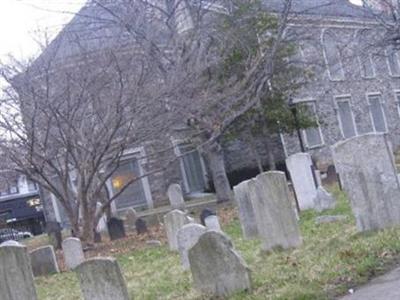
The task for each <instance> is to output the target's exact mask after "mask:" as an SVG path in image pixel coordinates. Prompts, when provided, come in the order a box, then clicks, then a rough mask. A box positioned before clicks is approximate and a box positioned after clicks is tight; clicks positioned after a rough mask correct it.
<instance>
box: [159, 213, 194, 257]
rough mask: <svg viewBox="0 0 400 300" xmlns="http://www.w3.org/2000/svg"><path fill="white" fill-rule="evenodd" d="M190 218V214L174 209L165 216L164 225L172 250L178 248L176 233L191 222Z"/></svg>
mask: <svg viewBox="0 0 400 300" xmlns="http://www.w3.org/2000/svg"><path fill="white" fill-rule="evenodd" d="M189 223H190V220H189V218H188V216H187V215H186V214H185V213H184V212H182V211H180V210H177V209H175V210H173V211H171V212H169V213H167V214H166V215H165V216H164V226H165V230H166V233H167V238H168V245H169V249H170V250H172V251H177V250H178V240H177V237H176V234H177V233H178V230H179V229H181V228H182V226H183V225H185V224H189Z"/></svg>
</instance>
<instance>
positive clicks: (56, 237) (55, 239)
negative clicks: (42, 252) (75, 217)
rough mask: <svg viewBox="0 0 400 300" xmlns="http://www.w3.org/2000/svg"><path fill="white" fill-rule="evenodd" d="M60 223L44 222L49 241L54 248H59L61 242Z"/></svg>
mask: <svg viewBox="0 0 400 300" xmlns="http://www.w3.org/2000/svg"><path fill="white" fill-rule="evenodd" d="M61 230H62V228H61V225H60V223H58V222H52V221H50V222H47V223H46V232H47V234H48V236H49V242H50V244H51V245H52V246H53V247H54V249H56V250H59V249H61V243H62V233H61Z"/></svg>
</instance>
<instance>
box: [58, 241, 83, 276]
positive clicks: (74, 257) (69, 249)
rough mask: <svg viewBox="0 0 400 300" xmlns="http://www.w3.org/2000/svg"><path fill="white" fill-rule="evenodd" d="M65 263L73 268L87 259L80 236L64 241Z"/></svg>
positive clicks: (69, 267)
mask: <svg viewBox="0 0 400 300" xmlns="http://www.w3.org/2000/svg"><path fill="white" fill-rule="evenodd" d="M62 249H63V252H64V260H65V265H66V266H67V268H68V269H70V270H73V269H74V268H76V266H78V265H79V264H81V263H82V262H83V261H84V260H85V255H84V253H83V249H82V243H81V241H80V239H78V238H72V237H71V238H67V239H65V240H64V241H63V242H62Z"/></svg>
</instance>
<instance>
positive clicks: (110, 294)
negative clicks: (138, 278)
mask: <svg viewBox="0 0 400 300" xmlns="http://www.w3.org/2000/svg"><path fill="white" fill-rule="evenodd" d="M75 271H76V272H77V274H78V278H79V282H80V286H81V291H82V295H83V298H84V299H85V300H110V299H113V300H129V296H128V290H127V288H126V283H125V280H124V278H123V277H122V273H121V270H120V268H119V265H118V263H117V261H116V260H115V259H114V258H92V259H88V260H86V261H85V262H83V263H81V264H80V265H79V266H77V267H76V269H75Z"/></svg>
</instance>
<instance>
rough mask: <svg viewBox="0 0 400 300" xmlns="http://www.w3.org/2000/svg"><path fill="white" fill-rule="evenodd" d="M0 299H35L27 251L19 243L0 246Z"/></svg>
mask: <svg viewBox="0 0 400 300" xmlns="http://www.w3.org/2000/svg"><path fill="white" fill-rule="evenodd" d="M0 270H1V271H0V299H1V300H36V299H37V296H36V289H35V284H34V281H33V274H32V268H31V263H30V260H29V255H28V251H27V249H26V247H25V246H22V245H21V244H8V243H3V244H2V245H1V246H0Z"/></svg>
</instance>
